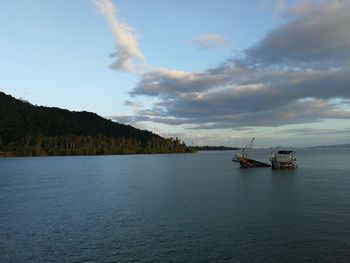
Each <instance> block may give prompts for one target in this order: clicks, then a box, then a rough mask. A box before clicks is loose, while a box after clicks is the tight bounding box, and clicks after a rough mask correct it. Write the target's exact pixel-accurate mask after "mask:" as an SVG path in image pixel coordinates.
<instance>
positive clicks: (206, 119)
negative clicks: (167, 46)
mask: <svg viewBox="0 0 350 263" xmlns="http://www.w3.org/2000/svg"><path fill="white" fill-rule="evenodd" d="M310 2H311V1H310ZM281 3H282V2H281ZM281 6H282V4H281ZM296 10H298V11H296ZM287 12H290V15H288V16H286V18H285V19H286V21H285V22H284V23H283V24H281V25H280V26H279V27H277V28H276V29H274V30H272V31H271V32H269V33H268V34H267V35H266V36H265V38H263V39H262V40H261V41H260V42H258V43H256V44H255V45H253V46H251V47H250V48H248V49H246V50H245V57H243V58H241V59H235V58H230V59H227V61H225V62H223V63H222V64H221V65H218V66H217V67H214V68H210V69H208V70H206V71H203V72H183V71H175V70H169V69H154V70H152V71H148V72H145V73H143V74H141V75H140V78H141V79H140V81H139V83H138V84H137V85H136V87H135V88H134V89H133V90H132V91H131V92H130V94H131V95H132V96H140V95H142V96H150V97H153V98H156V99H157V103H154V105H153V107H151V108H147V109H144V110H143V111H140V110H139V111H137V112H136V116H139V117H138V118H134V119H133V120H134V121H146V120H147V121H153V122H156V123H162V124H168V125H179V124H183V125H185V126H186V125H188V128H190V129H219V128H237V127H259V126H265V127H266V126H270V127H276V126H281V125H287V124H300V123H310V122H320V121H323V120H325V119H347V120H349V119H350V112H349V111H348V110H347V107H343V106H344V105H338V104H337V103H334V99H337V98H341V99H343V101H345V102H343V104H344V103H345V104H346V103H348V102H349V98H350V89H349V85H350V51H349V50H350V38H349V36H350V27H349V26H348V25H349V23H350V2H347V1H335V0H322V1H312V3H310V4H309V5H307V7H305V4H302V3H301V2H300V3H299V2H298V3H297V4H296V5H294V6H292V7H291V8H290V9H289V11H287ZM347 106H349V105H347ZM147 116H148V117H147ZM141 117H142V118H141ZM174 120H176V121H174Z"/></svg>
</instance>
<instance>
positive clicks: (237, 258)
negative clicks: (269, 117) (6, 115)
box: [0, 150, 350, 263]
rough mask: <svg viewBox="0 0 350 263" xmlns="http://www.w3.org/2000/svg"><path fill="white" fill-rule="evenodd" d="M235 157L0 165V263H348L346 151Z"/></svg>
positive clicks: (349, 174) (349, 168)
mask: <svg viewBox="0 0 350 263" xmlns="http://www.w3.org/2000/svg"><path fill="white" fill-rule="evenodd" d="M268 154H269V153H268V152H264V151H256V152H255V153H254V155H255V157H256V158H258V159H260V160H263V161H264V160H265V161H267V159H268ZM232 156H233V152H232V151H226V152H200V153H197V154H176V155H130V156H97V157H46V158H8V159H0V262H16V263H17V262H131V261H133V262H224V261H227V262H350V150H322V151H321V150H319V151H316V150H299V151H297V159H298V164H299V168H298V169H297V170H295V171H283V170H278V171H274V170H271V169H270V168H259V169H240V168H239V167H238V165H237V164H236V163H234V162H231V158H232Z"/></svg>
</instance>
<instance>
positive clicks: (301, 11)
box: [0, 0, 350, 147]
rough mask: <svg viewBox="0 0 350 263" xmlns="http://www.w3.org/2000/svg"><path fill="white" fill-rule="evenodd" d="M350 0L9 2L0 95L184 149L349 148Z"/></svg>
mask: <svg viewBox="0 0 350 263" xmlns="http://www.w3.org/2000/svg"><path fill="white" fill-rule="evenodd" d="M349 25H350V1H346V0H303V1H301V0H259V1H258V0H250V1H247V0H235V1H232V0H220V1H215V0H186V1H185V0H178V1H168V0H91V1H90V0H74V1H71V0H51V1H46V0H33V1H25V0H11V1H10V0H8V1H6V0H4V1H1V2H0V90H1V91H3V92H5V93H7V94H10V95H12V96H14V97H16V98H23V99H26V100H28V101H30V102H31V103H33V104H37V105H44V106H50V107H51V106H56V107H60V108H65V109H69V110H74V111H83V110H86V111H92V112H96V113H97V114H99V115H101V116H103V117H105V118H108V119H111V120H113V121H117V122H119V123H125V124H130V125H132V126H135V127H137V128H141V129H148V130H151V131H153V132H155V133H158V134H160V135H162V136H166V137H170V136H172V137H176V136H178V137H180V138H181V139H182V140H184V141H185V142H186V143H187V144H188V145H226V146H241V145H244V144H246V143H247V142H249V140H250V138H251V137H255V138H256V146H257V147H274V146H277V145H282V146H294V147H301V146H312V145H329V144H340V143H350V101H349V99H350V26H349Z"/></svg>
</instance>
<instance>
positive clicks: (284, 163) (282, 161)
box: [270, 150, 298, 169]
mask: <svg viewBox="0 0 350 263" xmlns="http://www.w3.org/2000/svg"><path fill="white" fill-rule="evenodd" d="M270 161H271V167H272V168H275V169H295V168H297V167H298V165H297V159H296V158H295V156H294V152H293V151H291V150H280V151H278V152H277V153H273V154H271V155H270Z"/></svg>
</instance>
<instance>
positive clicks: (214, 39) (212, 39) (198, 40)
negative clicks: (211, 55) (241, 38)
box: [190, 34, 226, 48]
mask: <svg viewBox="0 0 350 263" xmlns="http://www.w3.org/2000/svg"><path fill="white" fill-rule="evenodd" d="M190 42H191V43H192V44H195V45H196V46H198V47H200V48H217V47H222V46H225V45H226V41H225V39H224V38H223V37H222V36H220V35H215V34H213V35H211V34H204V35H200V36H197V37H195V38H193V39H192V40H191V41H190Z"/></svg>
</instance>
